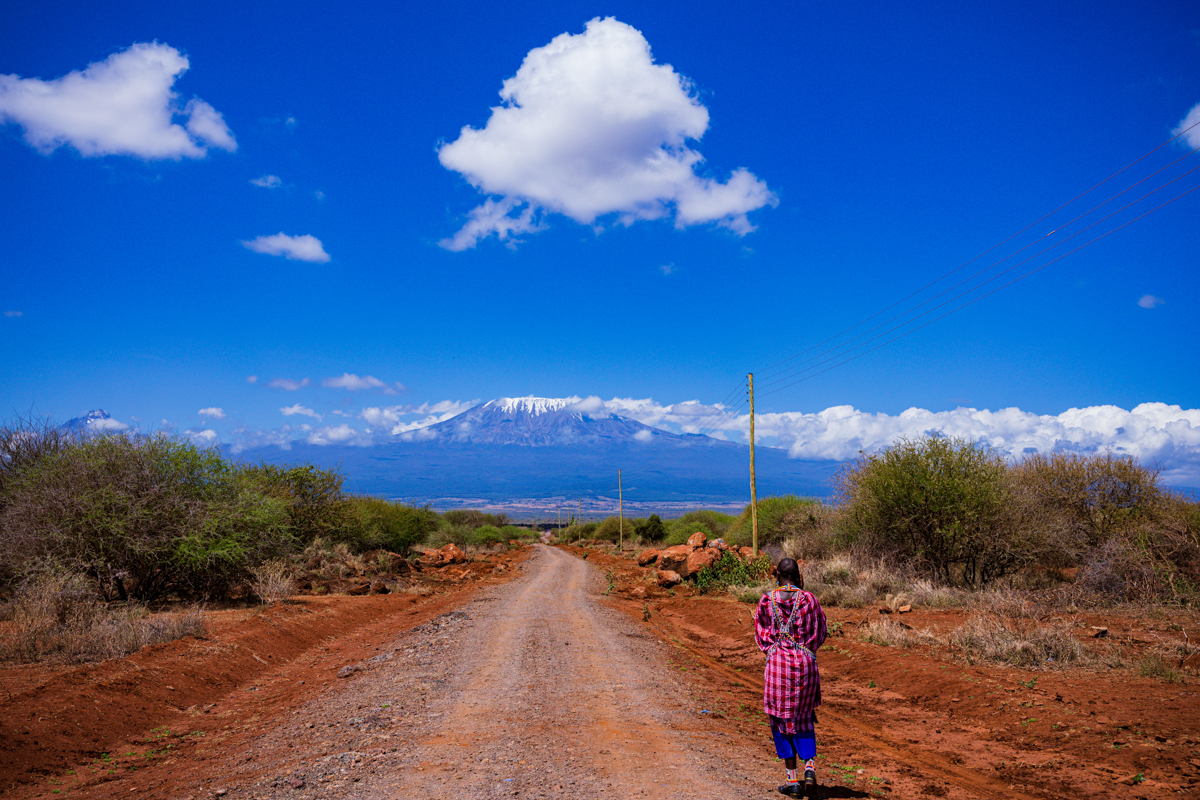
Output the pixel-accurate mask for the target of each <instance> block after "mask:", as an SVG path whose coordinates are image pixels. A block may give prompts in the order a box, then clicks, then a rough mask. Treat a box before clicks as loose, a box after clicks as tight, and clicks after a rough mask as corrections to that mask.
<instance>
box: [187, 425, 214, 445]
mask: <svg viewBox="0 0 1200 800" xmlns="http://www.w3.org/2000/svg"><path fill="white" fill-rule="evenodd" d="M184 434H185V435H186V436H187V437H188V438H189V439H191V440H192V442H193V443H194V444H198V445H201V446H204V445H211V444H215V443H216V442H217V441H218V437H217V432H216V431H214V430H211V429H205V430H202V431H197V430H192V429H190V428H189V429H188V430H186V431H184Z"/></svg>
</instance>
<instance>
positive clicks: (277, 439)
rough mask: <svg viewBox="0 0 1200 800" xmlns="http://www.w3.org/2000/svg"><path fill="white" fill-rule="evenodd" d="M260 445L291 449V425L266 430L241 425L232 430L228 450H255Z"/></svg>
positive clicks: (237, 451)
mask: <svg viewBox="0 0 1200 800" xmlns="http://www.w3.org/2000/svg"><path fill="white" fill-rule="evenodd" d="M260 447H278V448H279V449H280V450H291V449H292V428H291V426H289V425H283V426H280V427H278V428H276V429H274V430H268V431H263V430H251V429H249V428H245V427H243V428H238V429H236V430H235V431H234V432H233V443H232V445H231V446H230V450H231V451H232V452H233V453H234V454H237V453H241V452H243V451H245V450H256V449H258V448H260Z"/></svg>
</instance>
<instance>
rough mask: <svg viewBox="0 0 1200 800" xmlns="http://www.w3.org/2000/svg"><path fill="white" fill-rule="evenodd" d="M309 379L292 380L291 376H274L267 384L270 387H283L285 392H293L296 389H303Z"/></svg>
mask: <svg viewBox="0 0 1200 800" xmlns="http://www.w3.org/2000/svg"><path fill="white" fill-rule="evenodd" d="M308 384H309V380H308V378H305V379H304V380H301V381H294V380H292V379H291V378H276V379H275V380H273V381H271V382H270V383H268V384H267V386H269V387H270V388H272V389H283V390H284V391H285V392H294V391H296V390H297V389H303V388H304V387H305V386H308Z"/></svg>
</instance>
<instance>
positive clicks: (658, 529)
mask: <svg viewBox="0 0 1200 800" xmlns="http://www.w3.org/2000/svg"><path fill="white" fill-rule="evenodd" d="M633 533H634V535H635V536H640V537H641V538H642V539H645V540H647V541H651V542H658V541H661V540H662V539H663V538H664V537H665V536H666V535H667V527H666V526H665V525H663V521H662V520H661V519H660V518H659V516H658V514H651V515H650V516H649V517H647V518H646V519H645V521H643V522H642V523H641V524H639V525H634V526H633Z"/></svg>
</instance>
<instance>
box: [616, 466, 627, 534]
mask: <svg viewBox="0 0 1200 800" xmlns="http://www.w3.org/2000/svg"><path fill="white" fill-rule="evenodd" d="M617 502H619V503H620V504H621V532H620V533H619V534H618V537H619V539H620V540H619V542H618V543H617V552H618V553H619V552H621V550H622V549H623V548H624V547H625V491H624V489H622V488H621V470H617Z"/></svg>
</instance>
